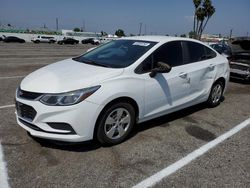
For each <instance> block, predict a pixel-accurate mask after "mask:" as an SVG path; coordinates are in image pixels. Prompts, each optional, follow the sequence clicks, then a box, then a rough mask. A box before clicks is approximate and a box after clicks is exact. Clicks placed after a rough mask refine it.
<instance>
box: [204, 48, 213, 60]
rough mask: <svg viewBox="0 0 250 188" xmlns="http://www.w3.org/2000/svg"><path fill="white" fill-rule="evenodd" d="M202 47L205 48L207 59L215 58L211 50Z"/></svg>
mask: <svg viewBox="0 0 250 188" xmlns="http://www.w3.org/2000/svg"><path fill="white" fill-rule="evenodd" d="M204 47H205V52H206V56H207V59H211V58H214V57H216V53H215V52H214V51H213V50H211V49H210V48H208V47H206V46H204Z"/></svg>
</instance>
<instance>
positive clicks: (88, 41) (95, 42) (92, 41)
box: [82, 38, 100, 45]
mask: <svg viewBox="0 0 250 188" xmlns="http://www.w3.org/2000/svg"><path fill="white" fill-rule="evenodd" d="M82 44H93V45H99V44H100V40H99V39H96V38H87V39H83V40H82Z"/></svg>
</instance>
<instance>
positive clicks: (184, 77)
mask: <svg viewBox="0 0 250 188" xmlns="http://www.w3.org/2000/svg"><path fill="white" fill-rule="evenodd" d="M179 77H180V78H183V79H187V73H185V72H181V73H180V74H179Z"/></svg>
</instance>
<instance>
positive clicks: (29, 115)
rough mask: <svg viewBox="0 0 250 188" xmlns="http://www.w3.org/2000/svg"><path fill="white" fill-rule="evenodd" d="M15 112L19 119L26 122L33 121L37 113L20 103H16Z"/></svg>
mask: <svg viewBox="0 0 250 188" xmlns="http://www.w3.org/2000/svg"><path fill="white" fill-rule="evenodd" d="M16 110H17V114H18V116H19V117H21V118H24V119H26V120H28V121H33V119H34V118H35V116H36V113H37V112H36V110H35V109H34V108H33V107H31V106H28V105H26V104H23V103H20V102H16Z"/></svg>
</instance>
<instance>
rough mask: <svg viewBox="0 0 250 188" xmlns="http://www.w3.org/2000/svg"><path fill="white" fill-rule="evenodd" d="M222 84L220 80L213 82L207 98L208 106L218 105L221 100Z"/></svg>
mask: <svg viewBox="0 0 250 188" xmlns="http://www.w3.org/2000/svg"><path fill="white" fill-rule="evenodd" d="M223 89H224V84H223V83H222V82H221V81H217V82H215V83H214V84H213V86H212V88H211V91H210V95H209V97H208V100H207V104H208V105H209V106H210V107H215V106H218V105H219V104H220V102H221V98H222V94H223Z"/></svg>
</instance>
